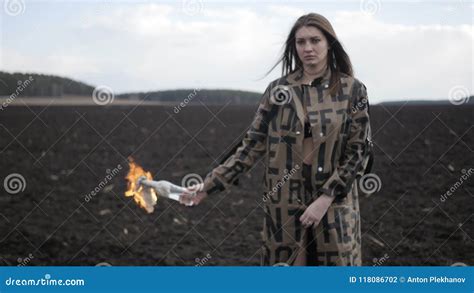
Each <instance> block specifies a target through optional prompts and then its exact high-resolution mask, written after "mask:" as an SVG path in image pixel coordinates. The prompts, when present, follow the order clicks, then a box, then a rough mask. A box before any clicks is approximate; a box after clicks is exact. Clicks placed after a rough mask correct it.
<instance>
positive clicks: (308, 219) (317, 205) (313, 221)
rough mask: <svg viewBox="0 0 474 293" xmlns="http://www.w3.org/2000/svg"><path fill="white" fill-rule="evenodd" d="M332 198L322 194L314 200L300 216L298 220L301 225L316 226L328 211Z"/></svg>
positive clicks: (306, 226)
mask: <svg viewBox="0 0 474 293" xmlns="http://www.w3.org/2000/svg"><path fill="white" fill-rule="evenodd" d="M333 200H334V197H331V196H328V195H326V194H322V195H321V196H319V197H318V198H317V199H316V200H315V201H313V202H312V203H311V204H310V205H309V207H307V208H306V210H305V211H304V213H303V214H302V215H301V217H300V221H301V223H302V224H303V226H304V227H305V228H308V227H311V226H314V227H316V226H317V225H318V224H319V222H320V221H321V219H322V218H323V217H324V215H325V214H326V212H327V211H328V208H329V206H330V205H331V203H332V201H333Z"/></svg>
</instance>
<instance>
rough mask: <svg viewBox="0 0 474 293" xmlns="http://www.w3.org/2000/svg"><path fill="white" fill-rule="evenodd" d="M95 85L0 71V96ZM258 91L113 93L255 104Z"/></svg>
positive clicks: (78, 92) (81, 90)
mask: <svg viewBox="0 0 474 293" xmlns="http://www.w3.org/2000/svg"><path fill="white" fill-rule="evenodd" d="M93 91H94V87H93V86H91V85H88V84H85V83H83V82H80V81H76V80H72V79H69V78H64V77H59V76H55V75H44V74H28V73H16V72H15V73H8V72H4V71H0V96H5V97H7V96H10V95H12V94H15V95H16V96H17V97H31V98H34V97H45V96H47V97H58V98H59V97H63V96H67V95H74V96H89V97H90V96H91V95H92V92H93ZM260 97H261V94H260V93H256V92H249V91H238V90H223V89H222V90H221V89H218V90H207V89H202V90H200V89H181V90H166V91H154V92H138V93H124V94H116V95H115V98H117V99H130V100H143V99H145V100H149V101H160V102H176V103H181V102H183V101H185V100H186V101H187V102H186V104H200V101H201V102H203V103H206V104H223V103H228V102H231V103H233V104H256V103H258V101H259V100H260Z"/></svg>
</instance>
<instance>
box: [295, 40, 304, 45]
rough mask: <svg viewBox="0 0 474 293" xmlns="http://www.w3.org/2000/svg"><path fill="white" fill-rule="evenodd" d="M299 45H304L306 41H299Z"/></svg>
mask: <svg viewBox="0 0 474 293" xmlns="http://www.w3.org/2000/svg"><path fill="white" fill-rule="evenodd" d="M296 43H297V44H298V45H304V41H297V42H296Z"/></svg>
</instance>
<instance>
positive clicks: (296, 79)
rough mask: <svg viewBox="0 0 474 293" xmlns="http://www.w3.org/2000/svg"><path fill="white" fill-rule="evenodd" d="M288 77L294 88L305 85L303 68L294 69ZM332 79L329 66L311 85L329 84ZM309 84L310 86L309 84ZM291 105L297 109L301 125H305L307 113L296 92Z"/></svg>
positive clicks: (290, 84)
mask: <svg viewBox="0 0 474 293" xmlns="http://www.w3.org/2000/svg"><path fill="white" fill-rule="evenodd" d="M286 79H287V82H288V84H289V86H291V87H293V88H294V87H301V85H303V82H302V81H303V70H302V69H301V68H300V69H296V70H294V71H293V72H291V73H290V74H288V75H287V78H286ZM330 79H331V68H330V67H329V66H328V67H327V68H326V71H324V73H323V75H322V76H320V77H318V78H316V79H314V80H313V82H312V83H311V85H310V86H318V85H324V86H326V85H328V86H329V81H330ZM307 86H309V85H307ZM301 98H302V97H301ZM290 106H291V107H293V108H294V109H295V111H296V115H297V116H298V119H299V120H300V122H301V125H304V123H305V114H304V110H303V104H302V101H301V99H300V97H298V95H296V94H294V95H293V99H291V102H290Z"/></svg>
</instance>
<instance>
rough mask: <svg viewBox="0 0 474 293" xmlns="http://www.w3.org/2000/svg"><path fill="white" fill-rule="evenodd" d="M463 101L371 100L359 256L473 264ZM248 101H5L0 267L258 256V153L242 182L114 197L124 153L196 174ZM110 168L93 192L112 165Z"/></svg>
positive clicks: (242, 261)
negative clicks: (150, 208) (147, 207)
mask: <svg viewBox="0 0 474 293" xmlns="http://www.w3.org/2000/svg"><path fill="white" fill-rule="evenodd" d="M473 110H474V107H472V106H441V105H439V106H428V105H424V106H408V105H404V106H403V105H399V106H390V107H388V106H382V105H375V106H371V112H372V116H371V117H372V122H371V123H372V127H373V133H374V134H375V135H374V139H375V143H376V147H375V151H376V154H375V155H376V156H375V165H374V169H373V172H374V173H376V174H377V175H378V176H379V177H380V179H381V182H382V188H381V190H380V191H379V192H378V193H376V194H373V195H371V196H370V197H362V198H361V201H360V205H361V215H362V233H363V237H362V241H363V260H364V265H374V264H376V265H451V264H453V263H456V262H464V263H467V264H469V265H473V261H474V242H473V238H474V228H473V227H474V225H473V224H474V217H473V216H472V215H473V211H474V210H473V208H472V207H473V194H474V188H473V187H474V179H473V177H474V176H471V177H469V178H468V180H467V181H466V182H464V183H462V184H461V185H460V186H459V187H458V188H457V189H456V190H455V191H454V192H453V193H452V194H451V195H450V196H449V197H448V198H447V199H446V200H444V201H440V198H441V196H442V195H443V194H445V193H446V192H447V191H448V190H449V189H450V188H451V187H453V185H454V184H455V183H456V182H457V181H458V180H459V178H460V176H461V175H462V173H461V170H462V169H465V170H468V169H469V168H473V167H474V166H473V163H474V153H473V150H474V130H473V115H472V114H473ZM254 111H255V107H244V106H227V107H225V108H224V109H221V107H219V106H214V107H209V108H206V107H202V106H188V107H186V108H184V109H183V110H182V111H181V112H179V113H178V114H175V113H173V110H172V108H171V107H158V106H156V107H148V108H146V107H137V108H133V107H130V106H127V107H125V106H124V107H121V106H110V107H49V108H47V107H29V108H28V107H16V106H10V107H8V108H5V109H4V110H3V111H2V112H1V115H0V124H1V127H0V135H1V140H0V160H1V167H2V168H1V169H0V178H1V179H2V182H1V183H2V185H3V180H4V178H6V177H7V176H8V175H9V174H11V173H20V174H21V175H22V176H23V177H24V178H25V181H26V188H25V190H24V191H22V192H20V193H18V194H14V195H11V194H8V193H6V191H5V189H4V188H3V187H2V188H0V192H1V193H0V264H2V265H19V264H20V265H96V264H98V263H100V262H107V263H110V264H111V265H259V257H260V255H259V249H260V245H261V242H260V241H261V236H260V230H261V225H262V221H263V210H262V208H261V192H262V191H263V186H262V175H263V173H262V172H263V163H262V162H259V163H258V164H257V165H256V166H255V168H254V169H253V170H252V171H251V172H250V173H248V174H247V175H244V176H243V177H242V178H241V180H240V186H239V187H234V188H233V189H232V190H230V191H228V192H223V193H222V194H218V195H216V196H212V197H210V198H208V199H206V200H205V201H204V202H203V203H202V204H201V205H200V206H198V207H192V208H186V207H184V206H182V205H180V204H179V203H176V202H172V201H169V200H166V199H159V200H158V204H157V206H156V210H155V212H154V213H152V214H146V213H145V211H144V210H142V209H140V208H139V207H137V206H136V204H135V202H134V201H133V199H131V198H126V197H125V196H124V190H125V188H126V182H125V180H124V177H125V175H126V173H127V171H128V167H127V157H128V156H133V157H134V158H135V160H136V162H137V163H139V164H141V165H142V166H143V167H144V168H145V169H146V170H149V171H150V172H151V173H152V174H153V175H154V178H155V179H165V180H169V181H171V182H173V183H176V184H180V183H181V179H182V178H183V177H184V176H185V175H186V174H189V173H197V174H200V175H201V176H205V175H206V174H207V172H209V171H210V170H211V168H212V167H214V166H216V164H217V163H218V162H219V161H220V160H221V158H222V156H223V155H224V154H225V153H226V152H227V151H228V149H229V148H230V147H231V146H232V144H233V142H235V141H236V140H238V139H239V138H240V135H241V134H242V132H243V131H244V130H245V129H246V128H247V126H248V124H249V123H250V121H251V120H252V117H253V114H254ZM119 164H120V165H121V166H122V170H121V171H120V172H119V174H118V175H116V176H114V178H113V179H112V181H111V183H110V184H109V185H108V186H107V187H106V188H103V189H102V190H101V191H100V192H99V193H98V194H96V195H95V196H91V197H88V200H86V197H87V195H88V194H89V193H90V192H91V191H92V190H94V189H95V188H96V187H97V186H98V185H99V183H100V182H101V181H102V180H104V178H105V176H106V175H107V174H108V173H107V170H109V171H110V170H113V169H114V168H116V167H117V166H118V165H119Z"/></svg>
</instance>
